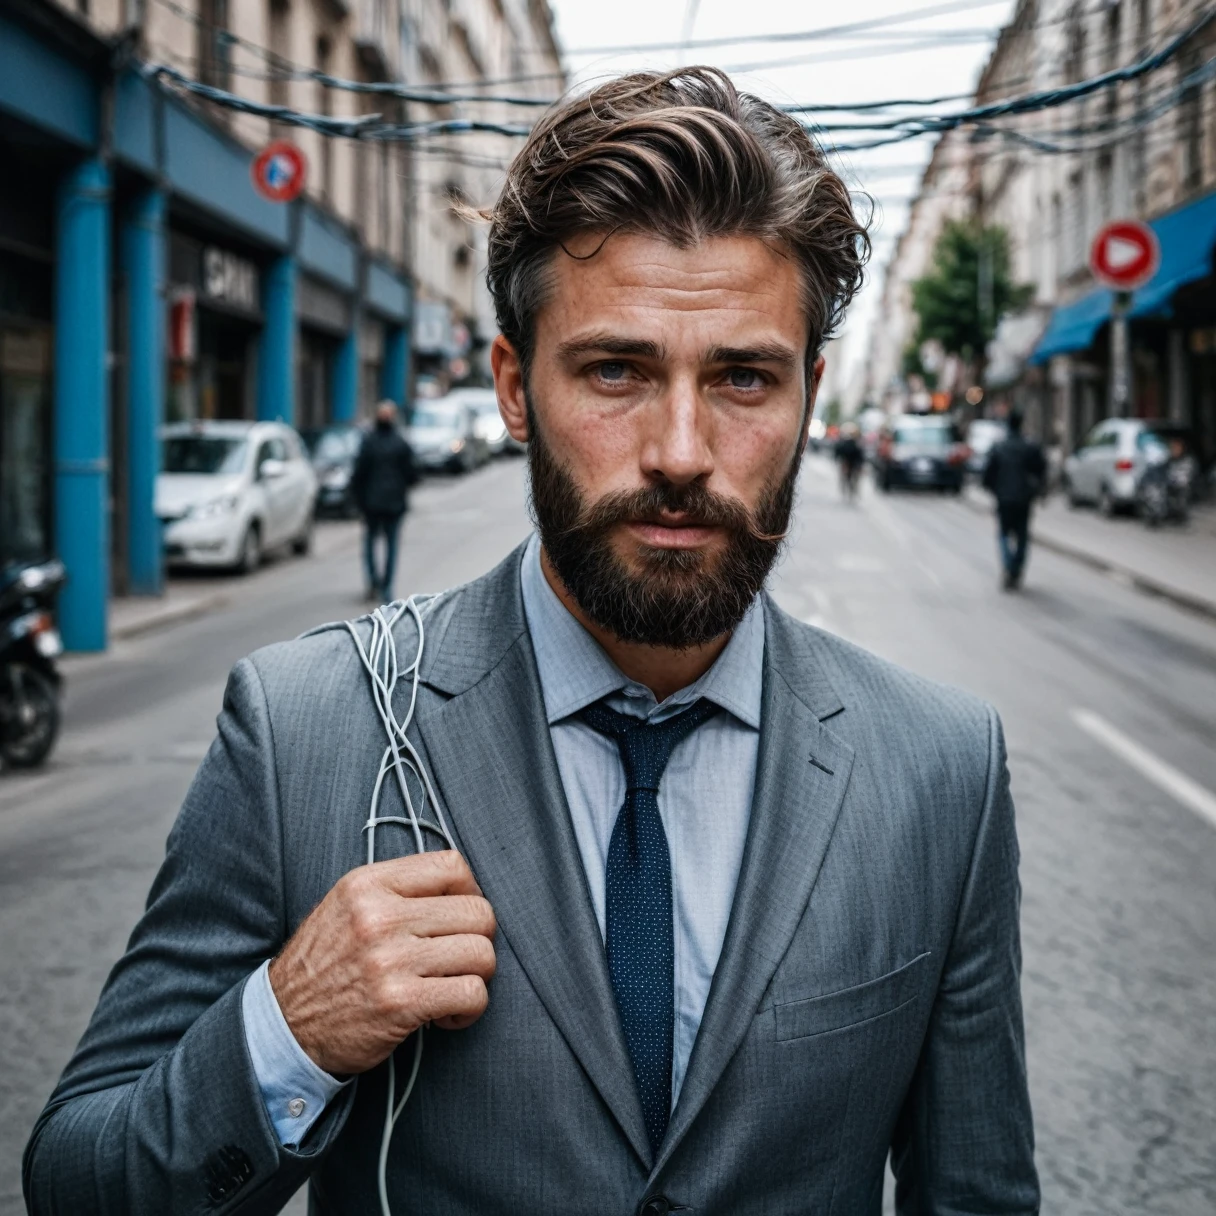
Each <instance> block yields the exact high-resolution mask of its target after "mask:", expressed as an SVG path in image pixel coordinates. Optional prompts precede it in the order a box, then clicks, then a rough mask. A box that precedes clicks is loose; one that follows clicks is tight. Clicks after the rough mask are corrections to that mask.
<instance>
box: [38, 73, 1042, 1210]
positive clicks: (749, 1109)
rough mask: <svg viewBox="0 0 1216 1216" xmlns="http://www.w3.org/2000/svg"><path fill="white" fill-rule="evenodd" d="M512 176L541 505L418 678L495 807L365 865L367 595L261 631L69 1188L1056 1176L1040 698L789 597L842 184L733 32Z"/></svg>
mask: <svg viewBox="0 0 1216 1216" xmlns="http://www.w3.org/2000/svg"><path fill="white" fill-rule="evenodd" d="M489 218H490V222H491V227H490V236H489V283H490V287H491V290H492V292H493V295H494V300H495V303H496V307H497V311H498V318H499V323H500V326H501V331H502V333H501V336H500V337H499V338H497V339H496V340H495V342H494V346H493V350H492V363H493V370H494V378H495V384H496V387H497V391H498V399H499V403H500V407H501V410H502V415H503V418H504V419H505V421H506V424H507V427H508V429H509V430H510V433H511V434H512V435H513V436H514V437H515V438H516V439H518V440H521V441H523V440H526V441H527V442H528V444H529V453H530V467H531V476H532V506H533V512H534V518H535V522H536V533H537V534H536V535H535V536H533V537H532V538H531V539H529V540H528V541H527V543H526V544H524V545H523V546H522V547H521V548H520V549H518V550H517V551H516V552H514V553H512V554H511V555H510V556H509V557H507V558H506V560H505V561H503V562H502V564H501V565H500V566H499V567H498V568H497V569H495V570H493V571H491V572H490V573H489V574H487V575H485V576H484V577H483V578H481V579H479V580H477V581H476V582H473V583H471V584H469V585H467V586H464V587H459V588H456V589H455V590H452V591H449V592H447V593H445V594H443V595H441V596H439V597H438V598H437V599H434V600H431V601H428V602H427V603H426V604H425V605H424V606H423V607H422V608H421V609H420V619H421V622H422V624H423V625H424V626H425V647H424V650H423V654H422V659H421V664H420V669H419V673H418V676H419V683H418V688H417V692H416V699H415V697H414V690H413V688H412V683H411V679H410V678H402V679H400V680H399V681H397V683H396V685H395V687H394V689H393V696H394V702H393V703H394V705H395V706H396V711H395V712H397V713H398V715H399V716H402V717H403V716H404V715H405V712H406V709H407V707H408V705H409V703H410V702H411V700H413V701H414V711H415V712H414V715H413V718H412V721H411V724H410V726H409V729H408V741H409V743H410V745H411V746H412V748H413V749H415V752H416V754H417V767H418V768H419V770H420V771H425V772H426V773H428V774H429V776H430V778H431V780H432V781H433V786H434V791H435V795H436V797H437V799H438V803H439V806H440V808H441V811H442V814H443V815H444V817H445V821H446V823H447V825H448V829H449V831H450V836H451V842H452V844H453V845H454V846H455V847H454V848H447V847H439V848H435V847H432V848H431V849H429V850H424V851H422V852H421V854H420V855H419V853H418V851H417V846H416V843H415V838H414V836H413V834H412V833H411V831H410V829H409V825H408V823H402V822H398V823H392V824H388V823H380V824H377V825H376V827H375V835H376V841H377V843H376V849H377V852H376V856H377V857H381V858H385V859H384V860H379V861H376V862H375V863H373V864H363V863H364V861H365V860H366V843H365V839H366V832H363V831H361V829H363V828H364V825H365V821H366V819H367V817H368V810H367V807H368V799H369V794H370V791H371V787H372V785H373V783H374V782H375V781H376V780H377V774H378V773H380V774H381V775H382V776H383V772H382V767H381V763H382V757H383V754H384V748H385V725H384V722H383V720H382V718H381V717H380V715H379V713H378V711H377V708H376V706H375V704H374V702H373V699H372V696H371V694H370V691H369V682H368V676H367V673H366V672H365V670H364V668H363V666H362V664H361V662H360V659H359V656H358V654H357V651H356V647H355V644H354V642H353V641H352V639H351V637H350V635H349V633H348V631H347V630H346V629H344V628H343V627H341V626H332V627H328V628H323V629H320V630H318V631H317V632H315V633H313V634H311V635H308V636H306V637H304V638H302V639H299V640H297V641H294V642H290V643H287V644H284V645H279V646H272V647H270V648H268V649H266V650H263V651H260V652H258V653H257V654H255V655H253V656H252V657H251V658H248V659H246V660H244V661H243V662H241V663H240V664H238V666H237V667H236V669H235V670H234V672H233V674H232V677H231V681H230V683H229V686H228V691H227V695H226V697H225V703H224V709H223V713H222V714H221V716H220V719H219V735H218V739H217V740H216V742H215V744H214V745H213V747H212V749H211V752H210V754H209V755H208V757H207V759H206V760H205V762H204V763H203V766H202V768H201V769H200V771H199V774H198V777H197V779H196V781H195V783H194V785H193V787H192V788H191V790H190V793H189V794H188V796H187V798H186V802H185V805H184V806H183V808H182V811H181V814H180V817H179V819H178V821H177V824H176V826H175V828H174V830H173V833H172V835H171V837H170V840H169V846H168V855H167V858H166V861H165V864H164V868H163V869H162V871H161V873H160V876H159V877H158V879H157V880H156V883H155V885H154V887H153V890H152V893H151V897H150V899H149V903H148V908H147V912H146V914H145V915H144V917H143V919H142V920H141V921H140V923H139V925H138V927H137V928H136V930H135V933H134V935H133V937H132V939H131V943H130V946H129V949H128V952H127V954H126V956H125V957H124V958H123V959H122V960H121V961H120V962H119V964H118V966H117V968H116V969H115V971H114V973H113V975H112V977H111V979H110V981H109V983H108V985H107V987H106V989H105V991H104V993H103V994H102V997H101V1001H100V1004H99V1006H98V1008H97V1011H96V1013H95V1015H94V1018H93V1021H92V1024H91V1025H90V1027H89V1029H88V1031H87V1033H86V1035H85V1037H84V1040H83V1042H82V1043H81V1045H80V1047H79V1049H78V1051H77V1053H76V1056H75V1058H74V1059H73V1060H72V1062H71V1063H70V1064H69V1066H68V1068H67V1071H66V1072H65V1074H64V1077H63V1079H62V1081H61V1083H60V1085H59V1087H58V1089H57V1090H56V1092H55V1094H54V1095H53V1097H52V1099H51V1101H50V1104H49V1105H48V1107H47V1110H46V1112H45V1113H44V1114H43V1116H42V1118H41V1120H40V1122H39V1124H38V1126H37V1128H36V1129H35V1132H34V1136H33V1139H32V1141H31V1145H30V1148H29V1150H28V1151H27V1156H26V1164H25V1185H26V1195H27V1198H28V1203H29V1208H30V1211H31V1212H33V1213H35V1214H42V1213H51V1212H71V1213H73V1216H87V1214H88V1213H93V1212H97V1213H101V1212H120V1211H121V1212H134V1213H158V1214H163V1213H187V1212H189V1213H195V1212H201V1211H204V1210H210V1211H216V1212H223V1213H229V1212H232V1213H236V1212H240V1213H255V1212H256V1213H260V1212H274V1211H277V1210H278V1209H279V1207H280V1206H281V1205H282V1204H283V1203H284V1202H285V1201H286V1200H287V1198H288V1197H289V1196H290V1195H291V1194H292V1193H293V1192H294V1191H295V1190H296V1189H297V1188H298V1187H300V1186H301V1185H302V1184H303V1183H304V1182H305V1181H306V1180H307V1181H309V1183H310V1197H311V1205H310V1206H311V1211H313V1212H315V1213H341V1214H347V1213H351V1214H354V1213H358V1214H360V1216H363V1214H366V1213H370V1212H374V1211H376V1210H379V1211H381V1212H383V1213H388V1212H397V1213H404V1212H418V1213H426V1214H427V1216H448V1214H451V1216H473V1214H474V1213H477V1214H480V1213H488V1212H529V1213H543V1214H552V1216H558V1214H559V1213H560V1214H562V1216H568V1214H569V1213H573V1212H587V1213H610V1214H619V1216H625V1214H627V1213H643V1214H645V1216H662V1214H663V1213H667V1212H695V1213H698V1214H699V1216H719V1214H720V1216H748V1214H752V1213H755V1214H757V1216H759V1214H761V1213H765V1214H769V1213H773V1214H775V1213H816V1214H824V1216H826V1214H827V1213H837V1214H839V1216H857V1214H865V1216H876V1214H877V1213H879V1212H880V1210H881V1206H882V1192H883V1178H884V1171H885V1165H886V1162H887V1160H888V1157H889V1159H890V1162H891V1165H892V1168H893V1171H894V1174H895V1178H896V1193H897V1194H896V1206H897V1208H898V1210H899V1211H900V1212H903V1213H950V1214H952V1216H961V1214H963V1213H1030V1212H1034V1211H1036V1210H1037V1207H1038V1186H1037V1180H1036V1176H1035V1170H1034V1165H1033V1136H1032V1130H1031V1116H1030V1109H1029V1102H1028V1098H1027V1086H1026V1073H1025V1064H1024V1055H1023V1034H1022V1013H1021V1004H1020V997H1019V970H1020V958H1019V938H1018V899H1019V895H1018V879H1017V842H1016V837H1015V832H1014V817H1013V806H1012V803H1011V801H1010V796H1009V784H1008V777H1007V773H1006V765H1005V750H1004V746H1003V742H1002V737H1001V729H1000V725H999V722H998V720H997V718H996V716H995V714H994V713H993V712H992V710H991V709H989V708H988V707H987V706H985V705H983V704H981V703H980V702H978V701H975V700H973V699H972V698H970V697H968V696H965V695H964V694H962V693H959V692H957V691H954V690H951V689H946V688H942V687H938V686H936V685H933V684H930V683H928V682H926V681H924V680H921V679H918V678H916V677H915V676H912V675H910V674H908V673H907V672H904V671H901V670H899V669H898V668H896V667H893V666H890V665H889V664H887V663H885V662H882V661H880V660H879V659H877V658H874V657H873V656H871V655H869V654H866V653H865V652H863V651H861V650H859V649H857V648H855V647H853V646H850V645H848V644H847V643H845V642H843V641H841V640H839V639H837V638H834V637H832V636H831V635H830V634H826V633H823V632H821V631H819V630H816V629H812V628H809V627H807V626H805V625H801V624H799V623H798V622H796V621H794V620H791V619H790V618H789V617H787V616H785V615H784V614H783V613H782V612H781V611H780V609H778V608H777V607H776V605H775V604H774V603H773V601H772V600H771V599H770V598H768V596H767V595H766V594H765V593H764V591H763V586H764V581H765V577H766V575H767V573H768V571H769V569H770V568H771V566H772V563H773V561H774V559H775V557H776V554H777V552H778V549H779V547H780V544H781V539H782V537H783V535H784V534H785V532H786V529H787V525H788V522H789V517H790V512H791V507H792V503H793V498H794V486H795V481H796V478H797V474H798V466H799V460H800V458H801V456H802V452H803V448H804V445H805V443H806V438H807V428H808V424H809V421H810V418H811V411H812V408H813V404H814V399H815V392H816V389H817V386H818V384H819V380H820V377H821V375H822V372H823V359H822V357H821V355H820V353H819V352H820V349H821V348H822V346H823V344H824V341H825V339H826V338H827V337H828V336H830V334H831V333H832V332H833V330H834V329H835V327H836V326H837V324H838V322H839V320H840V318H841V315H842V312H843V310H844V308H845V305H846V304H847V303H848V301H849V299H850V298H851V296H852V294H853V292H854V291H855V289H856V287H857V285H858V283H859V280H860V275H861V269H862V264H863V260H864V256H865V253H866V249H867V246H866V235H865V231H864V228H863V227H862V226H861V225H860V224H859V222H858V221H857V219H856V218H855V216H854V214H853V210H852V207H851V204H850V198H849V194H848V191H847V190H846V188H845V186H844V185H843V184H842V182H841V181H840V179H839V178H838V177H837V176H836V175H835V174H834V173H832V172H831V170H830V169H829V168H828V166H827V164H826V163H825V160H824V157H823V154H822V152H821V151H820V149H819V148H818V147H817V146H816V144H815V142H814V141H813V139H812V138H811V137H810V136H809V135H808V134H807V133H806V131H805V130H804V129H803V128H802V127H801V126H800V125H799V124H798V123H796V122H795V121H793V120H792V119H791V118H789V117H788V116H787V115H784V114H782V113H781V112H779V111H778V110H776V109H774V108H773V107H771V106H769V105H767V104H765V103H763V102H761V101H759V100H757V99H756V98H754V97H749V96H745V95H740V94H739V93H737V92H736V90H735V89H734V87H733V86H732V85H731V83H730V81H729V80H728V79H727V78H726V77H724V76H722V75H721V74H719V73H717V72H714V71H711V70H708V69H691V70H687V71H682V72H679V73H675V74H671V75H664V76H660V75H652V74H642V75H634V76H628V77H624V78H621V79H618V80H616V81H614V82H612V83H610V84H606V85H604V86H602V87H600V88H597V89H596V90H594V91H593V92H592V93H591V94H590V95H587V96H583V97H577V98H574V99H572V100H569V101H567V102H566V103H564V104H563V105H562V106H561V107H560V108H558V109H557V110H556V111H554V112H553V113H551V114H550V115H548V116H547V117H546V118H545V119H544V121H542V122H541V123H540V124H539V126H538V127H537V128H536V130H535V131H534V132H533V134H532V135H531V137H530V138H529V140H528V142H527V145H526V146H525V148H524V149H523V150H522V152H521V153H520V154H519V156H518V157H517V158H516V160H515V162H514V164H513V165H512V167H511V169H510V172H509V174H508V177H507V181H506V185H505V187H504V189H503V192H502V196H501V198H500V200H499V202H498V205H497V206H496V207H495V208H494V209H493V210H492V212H491V213H490V216H489ZM419 627H420V626H419V621H418V620H417V619H416V618H415V617H414V615H413V614H411V613H403V614H401V615H400V616H399V617H398V618H397V619H396V623H395V624H394V626H393V628H394V630H395V634H394V637H395V643H396V649H397V652H398V655H399V656H400V669H401V672H402V673H404V672H405V669H406V667H407V666H408V663H409V660H410V659H411V658H412V656H413V655H414V654H415V652H416V650H417V647H418V632H417V631H418V629H419ZM370 629H371V626H370V625H369V624H368V623H367V622H366V621H364V622H363V623H362V624H360V625H358V626H356V633H357V634H358V635H359V637H360V639H361V640H362V642H363V643H364V644H365V645H367V644H368V641H369V638H370V632H369V631H370ZM401 746H404V745H403V744H402V745H401ZM409 780H410V781H414V780H415V779H414V775H413V774H410V776H409ZM406 788H407V789H409V788H411V787H410V786H409V785H408V784H407V786H406ZM412 788H413V791H414V794H413V796H414V797H418V796H420V789H419V787H418V785H417V782H416V781H415V784H414V786H413V787H412ZM389 792H390V794H392V795H393V796H395V797H400V794H399V793H398V792H397V791H395V789H394V787H393V785H392V781H391V779H390V780H389ZM378 815H379V817H382V818H384V819H393V818H395V819H397V820H398V821H407V820H408V809H407V808H405V807H404V806H403V805H393V806H392V807H391V809H390V807H389V805H388V802H387V800H386V801H385V802H382V803H381V807H380V810H379V813H378ZM427 839H432V837H429V836H428V838H427ZM424 843H425V841H424ZM438 844H439V845H440V846H443V845H444V842H443V841H438ZM424 1027H428V1029H426V1031H425V1043H426V1048H425V1051H423V1052H422V1053H421V1055H419V1052H418V1049H417V1046H416V1044H418V1043H419V1042H420V1041H421V1038H420V1036H422V1035H423V1033H424V1032H423V1028H424ZM411 1074H414V1075H412V1076H411ZM407 1080H408V1081H409V1085H410V1086H411V1087H412V1088H410V1089H409V1100H408V1102H406V1103H405V1104H404V1106H402V1105H401V1102H402V1099H403V1096H404V1095H405V1094H406V1092H407V1084H406V1082H407ZM394 1113H396V1114H398V1115H399V1117H398V1119H397V1121H396V1123H395V1125H394V1123H393V1121H392V1118H391V1117H389V1116H390V1115H391V1114H394Z"/></svg>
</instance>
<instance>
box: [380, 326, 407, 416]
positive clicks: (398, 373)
mask: <svg viewBox="0 0 1216 1216" xmlns="http://www.w3.org/2000/svg"><path fill="white" fill-rule="evenodd" d="M409 365H410V337H409V328H408V327H407V326H405V325H387V326H385V333H384V363H383V364H382V366H381V369H380V376H381V381H380V395H381V396H382V397H387V398H389V400H390V401H395V402H396V403H397V408H398V409H400V410H401V411H402V413H407V412H408V411H409V402H408V401H406V399H405V391H406V386H407V384H408V382H409Z"/></svg>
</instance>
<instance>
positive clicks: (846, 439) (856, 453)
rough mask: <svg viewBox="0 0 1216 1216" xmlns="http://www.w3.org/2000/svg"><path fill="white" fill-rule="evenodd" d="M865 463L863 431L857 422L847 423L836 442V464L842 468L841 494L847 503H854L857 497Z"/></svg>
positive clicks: (841, 429)
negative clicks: (859, 480) (862, 443)
mask: <svg viewBox="0 0 1216 1216" xmlns="http://www.w3.org/2000/svg"><path fill="white" fill-rule="evenodd" d="M864 461H865V452H864V451H863V450H862V447H861V430H860V428H859V427H858V425H857V423H855V422H846V423H845V424H844V426H842V427H841V428H840V438H839V439H838V440H837V441H836V463H837V464H838V465H839V466H840V492H841V493H842V494H843V495H844V498H845V501H846V502H852V501H853V500H854V499H855V498H856V497H857V479H858V477H859V476H860V475H861V466H862V464H863V463H864Z"/></svg>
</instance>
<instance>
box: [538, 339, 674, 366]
mask: <svg viewBox="0 0 1216 1216" xmlns="http://www.w3.org/2000/svg"><path fill="white" fill-rule="evenodd" d="M557 353H558V357H559V358H562V359H575V358H578V357H579V356H580V355H590V354H604V355H623V356H626V357H630V356H632V357H634V358H638V359H659V360H662V359H664V358H666V355H667V352H666V351H665V350H664V349H663V347H662V346H660V345H659V343H658V342H653V341H651V340H650V339H649V338H618V337H614V336H613V335H612V334H591V335H589V336H588V337H586V338H572V339H571V340H570V341H569V342H563V343H561V344H560V345H559V346H558V348H557Z"/></svg>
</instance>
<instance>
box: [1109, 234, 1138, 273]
mask: <svg viewBox="0 0 1216 1216" xmlns="http://www.w3.org/2000/svg"><path fill="white" fill-rule="evenodd" d="M1143 257H1144V246H1143V245H1141V244H1140V243H1139V241H1129V240H1125V239H1124V238H1123V237H1118V236H1112V237H1111V238H1110V239H1109V240H1108V241H1107V242H1106V264H1107V266H1109V267H1110V268H1111V270H1123V269H1124V268H1125V267H1127V266H1133V265H1135V263H1136V262H1139V261H1140V260H1141V259H1142V258H1143Z"/></svg>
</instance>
